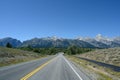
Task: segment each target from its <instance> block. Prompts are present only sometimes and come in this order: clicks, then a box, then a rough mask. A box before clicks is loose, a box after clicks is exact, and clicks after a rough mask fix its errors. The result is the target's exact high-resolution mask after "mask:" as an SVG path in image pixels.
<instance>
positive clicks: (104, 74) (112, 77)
mask: <svg viewBox="0 0 120 80" xmlns="http://www.w3.org/2000/svg"><path fill="white" fill-rule="evenodd" d="M67 58H68V59H69V60H71V61H73V62H75V63H76V64H77V65H79V66H80V67H82V68H84V69H85V70H87V71H88V72H90V73H91V72H93V73H95V74H97V76H96V77H97V78H96V79H97V80H120V73H119V72H115V71H112V70H110V69H107V68H104V67H101V66H98V65H97V64H94V63H91V62H88V61H85V60H82V59H78V58H76V57H74V56H67Z"/></svg>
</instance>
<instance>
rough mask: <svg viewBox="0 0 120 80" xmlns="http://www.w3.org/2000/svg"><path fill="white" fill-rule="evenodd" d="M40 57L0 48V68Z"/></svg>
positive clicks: (34, 54) (21, 51)
mask: <svg viewBox="0 0 120 80" xmlns="http://www.w3.org/2000/svg"><path fill="white" fill-rule="evenodd" d="M41 57H43V56H42V55H39V54H37V53H34V52H29V51H23V50H19V49H11V48H3V47H0V66H6V65H11V64H16V63H20V62H25V61H29V60H33V59H36V58H41Z"/></svg>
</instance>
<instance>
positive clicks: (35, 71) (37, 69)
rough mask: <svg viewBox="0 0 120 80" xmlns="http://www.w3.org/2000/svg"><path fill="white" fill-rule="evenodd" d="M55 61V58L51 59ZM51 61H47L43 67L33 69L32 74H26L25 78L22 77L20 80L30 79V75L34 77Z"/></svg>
mask: <svg viewBox="0 0 120 80" xmlns="http://www.w3.org/2000/svg"><path fill="white" fill-rule="evenodd" d="M53 59H55V58H53ZM53 59H51V60H49V61H47V62H46V63H44V64H43V65H41V66H39V67H38V68H36V69H34V70H33V71H32V72H30V73H28V74H27V75H26V76H24V77H23V78H21V79H20V80H27V79H28V78H30V77H31V76H32V75H34V74H35V73H37V72H38V71H40V70H41V69H42V68H44V67H45V66H46V65H47V64H49V63H50V62H52V61H53Z"/></svg>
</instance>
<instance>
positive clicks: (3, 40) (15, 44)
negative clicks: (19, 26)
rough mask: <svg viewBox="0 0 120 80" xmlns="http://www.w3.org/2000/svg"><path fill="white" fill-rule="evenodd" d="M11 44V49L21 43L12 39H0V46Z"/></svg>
mask: <svg viewBox="0 0 120 80" xmlns="http://www.w3.org/2000/svg"><path fill="white" fill-rule="evenodd" d="M8 42H9V43H10V44H12V46H13V47H18V46H20V45H21V44H22V43H21V42H20V40H17V39H13V38H11V37H6V38H3V39H0V46H6V44H7V43H8Z"/></svg>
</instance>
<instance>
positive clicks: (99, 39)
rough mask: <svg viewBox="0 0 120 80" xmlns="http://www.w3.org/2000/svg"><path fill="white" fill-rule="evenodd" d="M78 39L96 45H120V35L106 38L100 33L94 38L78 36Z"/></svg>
mask: <svg viewBox="0 0 120 80" xmlns="http://www.w3.org/2000/svg"><path fill="white" fill-rule="evenodd" d="M78 39H79V40H83V41H86V42H88V43H90V44H92V45H94V46H96V47H100V48H108V47H120V37H116V38H108V37H105V36H102V35H101V34H98V35H96V37H95V38H90V37H80V38H78Z"/></svg>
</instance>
